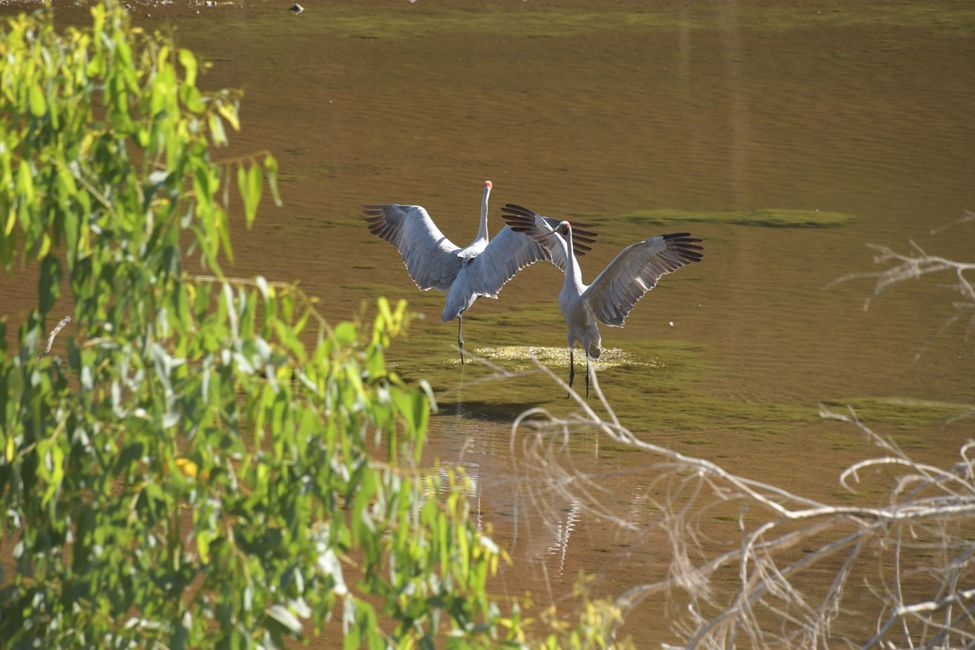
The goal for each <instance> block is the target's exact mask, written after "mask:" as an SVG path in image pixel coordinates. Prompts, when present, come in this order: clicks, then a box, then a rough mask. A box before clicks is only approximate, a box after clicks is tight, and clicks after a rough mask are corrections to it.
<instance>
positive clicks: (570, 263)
mask: <svg viewBox="0 0 975 650" xmlns="http://www.w3.org/2000/svg"><path fill="white" fill-rule="evenodd" d="M570 288H572V289H575V290H576V291H577V292H579V293H582V291H583V290H584V289H585V285H584V284H583V283H582V269H580V268H579V264H578V262H576V256H575V250H574V249H573V246H572V228H569V230H568V232H566V234H565V276H564V277H563V278H562V289H563V290H567V289H570Z"/></svg>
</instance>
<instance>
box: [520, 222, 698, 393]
mask: <svg viewBox="0 0 975 650" xmlns="http://www.w3.org/2000/svg"><path fill="white" fill-rule="evenodd" d="M501 211H502V213H503V214H504V215H505V221H506V222H507V223H508V227H510V228H512V229H513V230H517V231H518V232H520V233H523V234H525V235H528V236H529V237H531V238H532V239H535V240H536V241H539V242H542V243H543V245H545V246H546V247H547V249H548V250H549V251H550V255H555V254H556V253H554V252H552V250H553V249H561V250H562V251H563V254H564V258H563V259H564V260H565V278H564V280H563V282H562V290H561V291H560V292H559V308H560V309H561V310H562V316H563V318H564V319H565V323H566V325H567V326H568V337H567V338H568V343H569V364H570V365H569V385H570V386H571V385H572V379H573V377H574V376H575V366H574V364H573V348H574V346H575V342H576V341H578V342H579V343H581V344H582V347H583V349H584V350H585V352H586V396H587V397H588V395H589V359H590V358H593V359H598V358H599V354H600V343H601V338H600V336H599V328H598V326H597V320H598V321H602V322H603V323H605V324H607V325H612V326H615V327H622V326H623V322H624V321H625V320H626V316H627V314H629V313H630V311H631V310H632V309H633V307H634V306H635V305H636V303H637V302H639V301H640V298H642V297H643V296H644V295H646V293H647V292H648V291H650V290H651V289H653V288H654V287H655V286H656V285H657V281H658V280H659V279H660V277H661V276H663V275H665V274H667V273H672V272H674V271H676V270H677V269H679V268H681V267H682V266H685V265H687V264H690V263H692V262H699V261H700V260H701V259H702V258H703V257H704V254H703V253H702V252H701V251H702V250H703V249H702V247H701V245H700V242H701V240H700V239H698V238H696V237H691V236H690V233H686V232H680V233H672V234H668V235H657V236H655V237H650V238H648V239H645V240H643V241H641V242H637V243H635V244H632V245H630V246H627V247H626V248H624V249H623V250H622V251H620V252H619V254H618V255H617V256H616V257H615V258H613V261H611V262H610V263H609V264H608V265H606V268H604V269H603V271H602V273H600V274H599V275H598V276H596V279H595V280H593V282H592V284H591V285H586V284H585V283H584V282H583V281H582V271H581V269H580V268H579V264H578V261H577V260H576V258H575V256H574V248H575V247H577V245H576V246H575V247H574V245H573V238H574V234H575V229H574V228H573V226H572V224H570V223H569V222H568V221H556V220H554V219H551V218H549V217H543V216H541V215H539V214H537V213H535V212H533V211H531V210H529V209H527V208H523V207H521V206H517V205H511V204H508V205H506V206H504V207H503V208H502V209H501ZM553 223H554V224H555V225H554V226H553ZM546 242H547V243H546Z"/></svg>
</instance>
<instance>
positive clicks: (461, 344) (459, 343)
mask: <svg viewBox="0 0 975 650" xmlns="http://www.w3.org/2000/svg"><path fill="white" fill-rule="evenodd" d="M463 327H464V314H461V315H460V316H458V317H457V348H458V349H459V350H460V365H464V337H463V336H462V331H461V330H462V329H463Z"/></svg>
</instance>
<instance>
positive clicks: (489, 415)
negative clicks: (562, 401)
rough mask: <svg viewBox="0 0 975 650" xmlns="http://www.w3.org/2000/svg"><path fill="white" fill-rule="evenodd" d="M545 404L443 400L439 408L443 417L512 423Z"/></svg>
mask: <svg viewBox="0 0 975 650" xmlns="http://www.w3.org/2000/svg"><path fill="white" fill-rule="evenodd" d="M544 403H545V402H543V401H534V402H500V403H499V402H491V401H479V400H456V401H451V400H449V399H441V400H438V402H437V407H438V410H439V413H440V414H441V415H453V416H457V417H460V418H467V419H472V420H493V421H495V422H512V421H514V420H515V418H517V417H518V416H519V415H521V414H522V413H524V412H525V411H527V410H529V409H533V408H536V407H539V406H542V405H543V404H544Z"/></svg>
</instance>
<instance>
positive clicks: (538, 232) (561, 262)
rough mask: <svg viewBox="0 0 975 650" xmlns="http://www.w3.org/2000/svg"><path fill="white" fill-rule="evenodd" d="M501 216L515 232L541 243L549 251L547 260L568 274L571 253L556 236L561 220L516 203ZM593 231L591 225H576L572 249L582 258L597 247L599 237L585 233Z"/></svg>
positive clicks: (503, 211)
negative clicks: (569, 253) (595, 245)
mask: <svg viewBox="0 0 975 650" xmlns="http://www.w3.org/2000/svg"><path fill="white" fill-rule="evenodd" d="M501 214H502V215H504V220H505V223H507V224H508V227H509V228H511V230H513V231H515V232H516V233H522V234H525V235H527V236H528V237H529V238H531V239H533V240H535V241H537V242H538V243H539V244H540V245H541V246H542V248H544V249H545V252H546V255H547V257H546V258H545V259H547V260H548V261H549V262H551V263H552V264H554V265H555V266H557V267H558V268H559V270H560V271H562V272H563V273H565V266H566V264H565V262H566V251H567V248H566V245H565V242H564V241H559V240H560V239H561V238H562V236H561V235H552V233H553V232H554V231H555V228H556V227H557V226H558V225H559V220H558V219H553V218H552V217H545V216H542V215H540V214H538V213H537V212H535V211H534V210H529V209H528V208H523V207H522V206H520V205H515V204H514V203H506V204H505V205H504V207H502V208H501ZM591 227H592V226H591V225H590V224H585V223H573V224H572V247H573V250H574V251H575V254H576V257H582V256H583V255H585V254H586V253H588V252H589V251H590V250H592V244H593V243H595V241H596V235H597V234H598V233H596V232H595V231H592V230H585V228H591ZM549 235H551V236H549Z"/></svg>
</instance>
